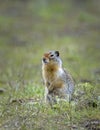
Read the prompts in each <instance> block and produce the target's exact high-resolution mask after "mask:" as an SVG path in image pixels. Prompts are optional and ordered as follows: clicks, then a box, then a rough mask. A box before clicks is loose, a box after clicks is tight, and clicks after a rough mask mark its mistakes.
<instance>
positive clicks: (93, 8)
mask: <svg viewBox="0 0 100 130" xmlns="http://www.w3.org/2000/svg"><path fill="white" fill-rule="evenodd" d="M48 50H59V51H60V56H61V59H62V61H63V66H64V67H65V68H66V69H67V70H69V72H70V73H71V74H72V76H73V78H74V80H75V83H76V85H77V84H79V83H84V82H88V83H92V84H93V85H94V88H95V92H96V94H97V95H99V92H100V90H99V89H100V87H99V85H100V1H99V0H0V89H1V90H0V91H1V93H2V92H5V93H6V94H1V95H0V98H1V101H0V102H1V115H3V113H2V111H3V110H4V108H5V104H6V103H7V102H10V100H11V99H12V98H22V97H23V98H25V97H28V98H29V97H34V98H36V97H37V98H39V97H41V95H42V96H43V91H44V90H43V89H44V86H43V84H42V76H41V60H42V56H43V53H44V52H47V51H48ZM2 104H3V105H2ZM2 106H3V107H2ZM11 110H12V109H11ZM6 115H7V116H8V115H9V114H8V113H6V114H4V116H3V120H2V121H1V122H2V123H4V120H5V118H6ZM9 119H10V117H9ZM2 123H1V124H2ZM10 129H11V128H10Z"/></svg>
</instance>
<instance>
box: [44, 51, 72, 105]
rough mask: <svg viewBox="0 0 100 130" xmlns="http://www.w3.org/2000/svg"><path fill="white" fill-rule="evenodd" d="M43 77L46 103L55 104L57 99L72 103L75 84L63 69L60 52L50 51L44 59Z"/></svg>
mask: <svg viewBox="0 0 100 130" xmlns="http://www.w3.org/2000/svg"><path fill="white" fill-rule="evenodd" d="M42 75H43V80H44V84H45V101H46V102H49V103H50V104H53V103H54V102H56V101H57V100H56V99H57V97H58V98H61V99H66V100H68V101H71V98H72V94H73V92H74V82H73V79H72V77H71V75H70V74H69V73H68V72H67V71H66V70H65V69H63V67H62V60H61V58H60V57H59V51H49V52H47V53H45V54H44V56H43V59H42Z"/></svg>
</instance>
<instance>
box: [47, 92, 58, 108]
mask: <svg viewBox="0 0 100 130" xmlns="http://www.w3.org/2000/svg"><path fill="white" fill-rule="evenodd" d="M46 102H47V103H48V104H50V106H53V105H54V104H56V103H57V100H56V97H55V96H53V95H52V94H47V97H46Z"/></svg>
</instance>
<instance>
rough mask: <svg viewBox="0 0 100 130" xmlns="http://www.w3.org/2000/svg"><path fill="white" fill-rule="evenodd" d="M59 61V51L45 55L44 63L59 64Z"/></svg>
mask: <svg viewBox="0 0 100 130" xmlns="http://www.w3.org/2000/svg"><path fill="white" fill-rule="evenodd" d="M58 59H59V51H49V52H47V53H44V55H43V60H42V61H43V63H45V64H47V63H51V62H57V61H58Z"/></svg>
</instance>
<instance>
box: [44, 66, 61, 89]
mask: <svg viewBox="0 0 100 130" xmlns="http://www.w3.org/2000/svg"><path fill="white" fill-rule="evenodd" d="M62 73H63V70H62V68H59V66H58V65H56V64H55V65H54V64H48V65H45V66H44V68H43V76H44V78H45V81H46V82H48V83H52V85H53V86H54V87H55V88H56V87H57V88H60V87H62V84H63V80H62V79H61V75H62Z"/></svg>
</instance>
